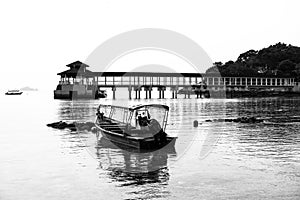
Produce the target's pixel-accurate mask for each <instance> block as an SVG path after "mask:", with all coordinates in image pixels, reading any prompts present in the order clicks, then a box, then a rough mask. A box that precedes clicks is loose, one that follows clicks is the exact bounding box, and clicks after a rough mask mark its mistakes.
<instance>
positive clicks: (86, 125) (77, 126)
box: [47, 121, 95, 131]
mask: <svg viewBox="0 0 300 200" xmlns="http://www.w3.org/2000/svg"><path fill="white" fill-rule="evenodd" d="M47 126H48V127H51V128H55V129H69V130H71V131H78V130H87V131H91V130H92V129H93V127H95V124H94V123H93V122H71V123H67V122H63V121H59V122H54V123H50V124H47Z"/></svg>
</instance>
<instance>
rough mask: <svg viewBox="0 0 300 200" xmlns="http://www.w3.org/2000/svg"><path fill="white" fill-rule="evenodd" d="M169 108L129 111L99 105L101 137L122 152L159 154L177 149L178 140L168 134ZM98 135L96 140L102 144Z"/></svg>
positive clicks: (155, 106) (152, 106)
mask: <svg viewBox="0 0 300 200" xmlns="http://www.w3.org/2000/svg"><path fill="white" fill-rule="evenodd" d="M168 112H169V107H168V106H166V105H160V104H148V105H138V106H133V107H130V108H127V107H121V106H113V105H100V106H99V107H98V109H97V117H96V121H95V126H96V127H97V129H98V130H99V132H101V134H102V137H103V138H105V139H106V140H108V141H110V142H112V143H113V144H115V145H117V146H118V147H121V148H123V147H124V148H133V149H139V150H143V149H144V150H156V149H161V148H163V147H165V146H166V145H174V144H175V141H176V139H177V137H171V136H169V135H167V134H166V132H165V129H166V125H167V119H168ZM98 136H99V134H97V138H98V140H99V137H98Z"/></svg>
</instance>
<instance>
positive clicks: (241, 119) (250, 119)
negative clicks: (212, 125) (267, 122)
mask: <svg viewBox="0 0 300 200" xmlns="http://www.w3.org/2000/svg"><path fill="white" fill-rule="evenodd" d="M205 122H236V123H262V122H264V120H263V119H258V118H256V117H238V118H235V119H213V120H211V119H207V120H205Z"/></svg>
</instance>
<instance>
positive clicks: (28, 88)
mask: <svg viewBox="0 0 300 200" xmlns="http://www.w3.org/2000/svg"><path fill="white" fill-rule="evenodd" d="M20 90H21V91H38V89H37V88H31V87H28V86H26V87H22V88H21V89H20Z"/></svg>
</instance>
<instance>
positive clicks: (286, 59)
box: [206, 43, 300, 81]
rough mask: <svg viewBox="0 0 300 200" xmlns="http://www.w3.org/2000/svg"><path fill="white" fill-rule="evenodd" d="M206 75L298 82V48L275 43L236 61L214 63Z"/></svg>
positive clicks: (299, 68)
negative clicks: (267, 77)
mask: <svg viewBox="0 0 300 200" xmlns="http://www.w3.org/2000/svg"><path fill="white" fill-rule="evenodd" d="M206 73H220V74H221V75H222V76H278V77H279V76H281V77H295V78H296V79H297V80H298V81H299V80H300V47H296V46H292V45H286V44H284V43H277V44H275V45H271V46H269V47H268V48H264V49H261V50H259V51H256V50H253V49H252V50H249V51H247V52H245V53H242V54H240V56H239V57H238V58H237V60H236V61H232V60H230V61H228V62H226V63H222V62H215V63H214V65H213V66H212V67H211V68H209V69H208V70H207V71H206Z"/></svg>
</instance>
